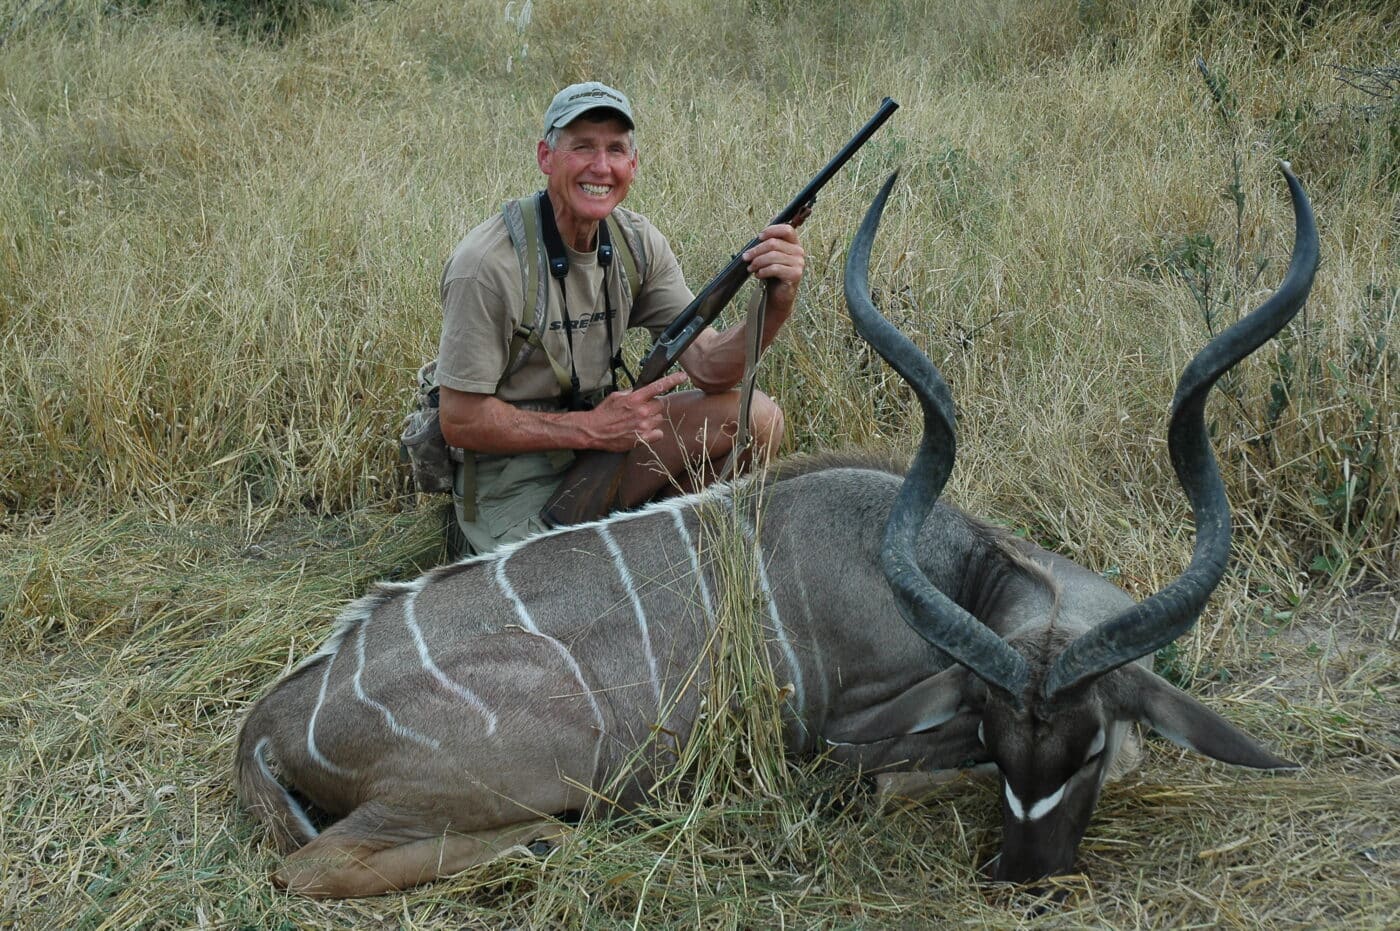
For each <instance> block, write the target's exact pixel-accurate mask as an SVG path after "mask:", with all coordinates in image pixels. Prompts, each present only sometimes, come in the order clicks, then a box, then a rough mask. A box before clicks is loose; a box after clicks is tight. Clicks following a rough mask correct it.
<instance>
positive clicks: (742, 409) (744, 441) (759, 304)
mask: <svg viewBox="0 0 1400 931" xmlns="http://www.w3.org/2000/svg"><path fill="white" fill-rule="evenodd" d="M767 310H768V287H767V285H765V284H764V283H763V282H761V281H760V282H758V283H757V284H756V286H755V288H754V293H753V296H752V297H750V298H749V306H748V317H747V319H746V320H745V324H744V325H745V326H746V327H747V329H748V339H747V340H746V341H745V342H746V346H745V352H744V376H743V378H741V379H740V380H739V417H738V421H737V422H736V425H735V431H734V447H733V449H731V450H730V451H729V460H728V461H727V462H726V463H725V464H724V469H723V470H722V471H721V472H720V474H719V479H718V480H719V481H721V482H723V481H727V480H728V479H730V478H732V477H733V476H734V475H736V474H737V473H738V471H739V460H740V458H741V457H742V456H743V455H744V454H745V453H747V452H748V451H749V447H750V446H751V445H753V435H752V434H751V433H750V431H749V407H750V404H751V403H752V402H753V391H754V387H755V385H756V383H757V381H758V359H759V353H760V352H761V351H762V349H763V318H764V315H765V314H766V313H767Z"/></svg>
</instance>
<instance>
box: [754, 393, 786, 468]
mask: <svg viewBox="0 0 1400 931" xmlns="http://www.w3.org/2000/svg"><path fill="white" fill-rule="evenodd" d="M783 426H784V424H783V409H782V408H781V407H779V406H778V405H777V402H775V401H774V400H773V399H772V398H770V397H768V395H766V394H764V393H763V392H762V391H755V392H754V395H753V401H752V402H751V403H750V406H749V430H750V432H751V433H752V434H753V439H754V443H755V445H757V446H758V448H759V450H761V451H762V452H763V454H764V458H768V457H770V456H772V455H773V454H775V453H776V452H777V450H778V446H779V445H780V444H781V443H782V442H783Z"/></svg>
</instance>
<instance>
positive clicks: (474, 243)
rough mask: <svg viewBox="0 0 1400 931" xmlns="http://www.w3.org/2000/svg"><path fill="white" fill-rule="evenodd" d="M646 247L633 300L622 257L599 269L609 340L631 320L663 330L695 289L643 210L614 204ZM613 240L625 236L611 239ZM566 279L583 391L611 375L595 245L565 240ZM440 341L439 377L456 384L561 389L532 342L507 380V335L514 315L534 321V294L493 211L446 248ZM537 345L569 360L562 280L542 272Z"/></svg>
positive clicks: (490, 389) (525, 396)
mask: <svg viewBox="0 0 1400 931" xmlns="http://www.w3.org/2000/svg"><path fill="white" fill-rule="evenodd" d="M617 212H618V213H620V214H624V215H625V220H624V222H628V221H630V223H631V225H632V228H633V229H634V230H636V231H637V233H638V235H639V237H640V238H641V240H642V242H643V246H644V248H645V249H646V256H647V263H646V276H645V278H644V279H643V281H642V288H641V291H640V292H639V293H638V294H637V300H636V303H633V304H631V307H630V310H629V309H628V304H629V303H631V302H630V301H629V300H628V298H629V295H628V294H626V293H625V289H624V288H623V283H622V277H623V276H622V274H621V273H620V271H619V268H618V267H617V266H619V265H620V264H621V261H622V260H621V259H620V258H614V259H613V262H614V267H613V268H612V270H611V271H609V272H608V274H607V276H606V281H607V287H608V288H609V290H610V291H611V300H612V307H613V312H614V314H615V315H616V316H615V317H614V319H613V341H614V343H616V342H618V341H620V340H621V339H622V333H623V331H624V330H625V329H627V328H628V327H634V326H640V327H646V328H647V329H648V330H650V331H651V332H652V334H653V335H654V334H657V333H660V332H661V331H662V330H664V329H665V328H666V326H667V325H668V324H670V322H671V321H672V320H674V319H675V318H676V316H677V315H678V314H679V313H680V312H681V311H682V310H684V309H685V307H686V305H687V304H689V303H690V301H691V300H692V299H693V297H694V295H692V294H691V292H690V289H689V288H688V287H686V283H685V278H684V277H683V276H682V275H681V268H680V263H679V262H677V261H676V255H675V253H674V252H672V251H671V246H670V243H668V242H667V241H666V238H665V237H664V236H662V235H661V233H660V231H659V230H657V228H656V227H655V226H653V225H652V224H651V223H650V221H648V220H647V219H646V218H645V217H643V216H642V215H641V214H638V213H634V212H632V211H630V210H624V209H623V208H621V207H619V208H618V209H617ZM613 248H614V250H618V249H625V248H627V245H626V244H625V243H620V242H619V243H614V244H613ZM564 286H565V288H566V289H567V295H568V297H567V300H568V311H569V318H570V320H571V321H572V323H573V352H574V354H575V355H574V356H573V364H574V367H575V368H576V370H577V371H578V377H579V385H580V388H581V390H582V391H583V392H584V393H588V392H590V391H595V390H597V389H599V388H603V387H606V386H608V385H610V384H612V375H611V372H610V370H609V366H608V361H609V359H610V358H611V356H612V347H610V346H609V345H608V328H607V326H606V325H605V322H604V317H605V309H604V308H605V306H606V305H605V302H604V298H603V287H604V270H603V267H602V266H601V265H599V264H598V259H597V253H596V252H592V253H586V254H585V253H579V252H575V251H574V250H572V249H570V250H569V275H568V277H567V278H566V279H564ZM442 311H443V319H442V341H441V343H440V344H439V346H438V365H437V380H438V384H440V385H446V386H447V387H449V388H453V389H456V390H457V391H466V392H472V393H476V394H493V395H496V396H497V397H499V398H500V399H501V400H503V401H513V402H519V401H544V400H550V399H554V398H558V397H559V394H560V385H559V379H558V378H557V377H556V376H555V374H554V369H553V368H552V367H551V366H550V364H549V359H548V358H546V356H545V353H544V352H542V351H540V349H536V350H534V351H533V352H531V353H530V355H529V357H528V359H527V361H526V362H525V364H524V365H523V366H522V367H521V368H520V370H519V371H518V372H516V373H515V374H514V375H512V376H511V377H510V378H509V379H508V380H506V381H505V382H504V383H502V382H501V377H502V376H503V375H504V374H505V371H506V365H507V363H508V362H509V361H510V341H511V336H512V335H513V334H514V333H515V328H516V327H517V326H518V325H519V324H520V322H521V319H522V318H523V317H524V318H527V320H526V322H533V321H534V316H535V299H534V296H533V295H531V297H530V300H529V301H528V302H527V301H526V300H525V286H524V282H523V281H522V280H521V275H520V261H519V259H517V258H516V254H515V247H514V246H513V245H512V244H511V241H510V234H509V233H508V232H507V231H506V224H505V220H504V218H503V217H502V216H501V215H500V214H499V213H497V214H496V215H495V216H493V217H491V219H489V220H487V221H486V222H485V223H482V224H481V225H480V226H478V227H476V228H475V229H473V230H472V231H471V232H470V233H468V234H467V235H466V236H465V237H464V238H463V239H462V241H461V242H460V243H458V244H457V248H456V249H454V250H453V251H452V257H451V258H450V259H448V262H447V267H446V268H445V269H444V270H443V273H442ZM542 340H543V347H542V348H545V349H548V350H549V354H550V355H551V356H553V357H554V359H555V361H557V362H558V363H559V364H560V365H561V366H563V368H564V370H565V371H566V372H567V371H568V369H569V360H570V352H569V341H568V339H567V338H566V336H565V333H564V314H563V303H562V302H561V298H560V287H559V282H557V281H555V280H554V279H550V281H549V308H548V311H547V313H546V315H545V333H544V334H543V336H542Z"/></svg>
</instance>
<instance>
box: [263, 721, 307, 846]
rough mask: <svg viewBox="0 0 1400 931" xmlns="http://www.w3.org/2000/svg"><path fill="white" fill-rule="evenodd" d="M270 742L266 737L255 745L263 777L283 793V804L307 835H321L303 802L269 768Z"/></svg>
mask: <svg viewBox="0 0 1400 931" xmlns="http://www.w3.org/2000/svg"><path fill="white" fill-rule="evenodd" d="M269 742H270V741H269V740H268V738H266V737H264V738H263V739H262V740H259V741H258V742H257V744H256V745H255V746H254V747H253V760H254V761H255V762H257V764H258V769H259V770H261V771H262V774H263V778H264V779H266V780H267V781H268V782H270V783H272V784H273V785H275V786H276V787H277V791H278V792H281V793H282V802H283V804H285V805H286V809H287V811H288V812H290V813H291V815H292V818H293V819H295V820H296V823H297V824H298V826H300V827H301V829H302V831H303V832H304V833H305V834H306V836H307V837H320V836H321V832H320V831H318V830H316V825H314V824H312V823H311V819H310V818H308V817H306V809H304V808H302V807H301V803H299V802H298V801H297V800H296V799H295V798H293V797H292V793H290V792H288V791H287V789H286V787H285V786H283V785H282V783H280V782H278V781H277V777H276V776H274V775H272V770H271V769H269V768H268V765H267V745H268V743H269Z"/></svg>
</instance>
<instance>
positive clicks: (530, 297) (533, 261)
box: [501, 194, 549, 381]
mask: <svg viewBox="0 0 1400 931" xmlns="http://www.w3.org/2000/svg"><path fill="white" fill-rule="evenodd" d="M501 215H502V217H504V218H505V221H506V232H507V233H509V234H510V241H511V245H513V246H514V247H515V256H516V258H517V259H518V260H519V261H520V279H521V281H522V282H523V285H524V288H523V290H524V294H525V313H524V314H522V315H521V318H520V326H518V327H516V330H515V333H514V334H513V335H512V336H511V339H510V355H509V356H508V357H507V360H506V371H505V374H504V375H502V376H501V380H502V381H505V380H506V379H507V378H509V377H510V376H512V375H514V374H515V373H516V372H518V371H520V369H521V367H522V366H523V365H524V364H525V361H526V360H527V359H528V358H529V356H530V353H531V352H533V351H534V349H535V347H536V346H538V345H539V339H538V337H536V338H535V339H533V340H531V339H530V337H531V335H532V334H538V333H540V332H542V331H543V330H544V322H545V321H544V318H545V314H546V313H547V312H548V310H549V258H548V256H546V255H545V251H544V249H543V248H541V244H540V205H539V196H538V195H537V194H528V195H526V196H525V197H520V198H517V199H515V200H508V201H506V202H505V204H503V205H502V206H501ZM532 302H533V304H534V313H533V314H531V313H530V306H531V303H532ZM527 321H528V322H527Z"/></svg>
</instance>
